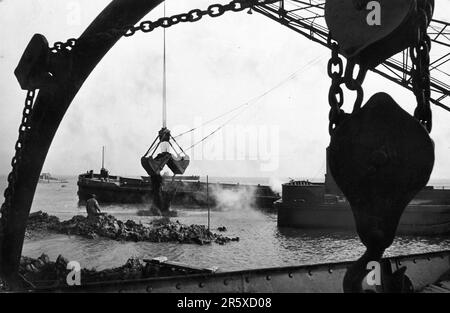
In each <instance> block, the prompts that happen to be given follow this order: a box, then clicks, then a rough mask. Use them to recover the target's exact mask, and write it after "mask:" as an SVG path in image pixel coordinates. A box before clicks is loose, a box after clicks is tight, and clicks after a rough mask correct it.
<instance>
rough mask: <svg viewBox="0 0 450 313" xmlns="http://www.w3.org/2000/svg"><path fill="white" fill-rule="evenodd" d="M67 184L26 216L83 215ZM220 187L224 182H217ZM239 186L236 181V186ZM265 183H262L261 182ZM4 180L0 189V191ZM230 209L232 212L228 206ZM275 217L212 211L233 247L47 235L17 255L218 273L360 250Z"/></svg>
mask: <svg viewBox="0 0 450 313" xmlns="http://www.w3.org/2000/svg"><path fill="white" fill-rule="evenodd" d="M68 180H69V182H68V183H67V184H63V185H64V187H63V185H62V184H59V183H52V184H39V185H38V189H37V192H36V196H35V200H34V203H33V207H32V211H33V212H34V211H38V210H42V211H44V212H47V213H49V214H52V215H56V216H58V217H59V218H60V219H61V220H65V219H69V218H71V217H72V216H73V215H76V214H84V208H83V207H79V206H78V204H77V201H78V199H77V185H76V178H74V177H72V178H68ZM222 181H224V180H222ZM240 181H241V182H243V181H242V180H240ZM261 183H266V181H264V180H263V181H261ZM4 186H5V178H4V177H2V178H1V183H0V187H1V190H3V189H4ZM233 207H234V206H233ZM144 208H145V207H144V206H136V205H110V206H102V209H103V211H105V212H107V213H110V214H114V215H115V216H116V217H117V218H120V219H123V220H126V219H134V220H136V221H139V220H140V221H142V223H148V222H150V221H151V220H152V217H140V216H137V211H138V210H139V209H144ZM177 210H178V213H179V216H178V217H177V218H175V219H176V220H179V221H180V222H182V223H185V224H194V223H195V224H206V223H207V211H206V210H188V209H183V208H177ZM276 220H277V217H276V214H274V213H270V212H264V211H261V210H256V209H251V208H248V207H239V208H231V207H230V208H224V209H222V210H220V211H217V210H215V211H212V213H211V228H212V229H213V230H214V229H215V228H217V227H218V226H226V227H227V228H228V231H227V232H226V233H225V234H226V235H228V236H239V237H240V239H241V240H240V241H239V242H233V243H229V244H226V245H224V246H221V245H218V244H211V245H206V246H198V245H188V244H167V243H147V242H145V243H142V242H141V243H134V242H117V241H113V240H103V239H96V240H88V239H83V238H79V237H76V236H65V235H53V234H52V235H49V236H45V237H43V238H35V239H33V240H28V241H26V242H25V245H24V250H23V254H24V255H27V256H31V257H37V256H39V255H40V254H41V253H46V254H48V255H49V256H50V257H51V259H53V260H54V259H56V257H57V256H58V255H59V254H62V255H64V256H65V257H67V258H68V259H69V260H76V261H78V262H80V263H81V265H82V266H83V267H87V268H97V269H103V268H108V267H113V266H119V265H122V264H123V263H124V262H125V261H126V260H127V259H128V258H129V257H131V256H135V257H139V258H152V257H157V256H166V257H167V258H169V259H170V260H173V261H178V262H182V263H185V264H190V265H196V266H206V267H210V266H218V267H219V268H220V269H221V270H238V269H251V268H258V267H273V266H287V265H300V264H311V263H317V262H332V261H345V260H353V259H355V258H357V257H359V256H360V255H361V254H362V252H363V251H364V247H363V246H362V244H361V243H360V242H359V240H358V238H357V236H356V235H355V234H353V233H338V232H328V233H324V232H323V231H321V232H319V231H304V230H298V229H279V228H278V227H277V223H276ZM442 249H450V237H443V238H420V237H400V238H398V239H397V240H396V241H395V242H394V244H393V246H392V247H391V248H390V249H389V250H388V251H387V254H388V255H399V254H408V253H421V252H429V251H437V250H442Z"/></svg>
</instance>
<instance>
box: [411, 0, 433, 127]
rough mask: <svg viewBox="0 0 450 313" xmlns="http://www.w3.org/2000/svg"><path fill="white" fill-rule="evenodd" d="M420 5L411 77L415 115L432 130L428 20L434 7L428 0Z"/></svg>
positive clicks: (412, 47) (412, 48)
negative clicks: (414, 99) (415, 100)
mask: <svg viewBox="0 0 450 313" xmlns="http://www.w3.org/2000/svg"><path fill="white" fill-rule="evenodd" d="M422 4H423V5H422V6H418V8H417V13H418V20H419V23H418V27H417V36H416V38H415V42H414V43H413V45H412V46H411V47H410V49H409V50H410V55H411V60H412V64H413V66H412V69H411V79H412V86H413V88H412V89H413V92H414V95H415V96H416V99H417V107H416V109H415V110H414V117H415V118H416V119H418V120H419V122H420V123H421V124H422V125H423V126H424V127H425V128H426V129H427V131H428V132H431V129H432V127H433V120H432V112H431V107H430V98H431V91H430V50H431V39H430V36H429V35H428V33H427V28H428V22H429V19H430V18H431V16H432V15H433V8H432V6H431V5H430V3H429V2H428V1H425V2H422Z"/></svg>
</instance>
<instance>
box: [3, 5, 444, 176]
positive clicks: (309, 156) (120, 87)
mask: <svg viewBox="0 0 450 313" xmlns="http://www.w3.org/2000/svg"><path fill="white" fill-rule="evenodd" d="M212 2H217V1H206V0H189V1H186V0H184V1H183V0H170V1H167V4H166V5H167V7H166V10H167V15H172V14H178V13H182V12H187V11H189V10H190V9H192V8H207V7H208V5H209V4H211V3H212ZM218 2H221V3H226V2H228V1H218ZM108 3H109V1H108V0H95V1H93V0H67V1H61V0H32V1H31V0H29V1H26V0H14V1H13V0H2V1H0V23H1V25H2V27H1V28H0V42H1V43H0V78H1V84H0V134H1V141H0V174H1V175H4V174H7V173H8V172H9V171H10V159H11V157H12V156H13V151H14V143H15V141H16V140H17V129H18V126H19V122H20V118H21V113H22V109H23V102H24V99H25V91H23V90H21V89H20V87H19V85H18V83H17V80H16V78H15V76H14V74H13V71H14V68H15V67H16V65H17V63H18V61H19V59H20V56H21V54H22V52H23V50H24V48H25V47H26V45H27V43H28V41H29V39H30V38H31V37H32V35H33V34H34V33H41V34H43V35H45V36H46V38H47V39H48V41H49V42H50V43H53V42H55V41H65V40H66V39H68V38H72V37H78V36H79V35H80V34H81V33H82V32H83V30H84V29H85V28H86V27H87V26H88V25H89V24H90V23H91V21H92V20H93V19H94V18H95V17H96V16H97V15H98V13H99V12H100V11H101V10H102V9H103V8H104V7H105V6H106V5H107V4H108ZM446 12H450V0H438V1H436V13H435V17H436V18H440V19H443V20H448V17H447V16H446V15H445V13H446ZM162 15H163V9H162V6H160V7H158V8H156V9H155V10H154V11H153V12H151V13H150V14H149V15H148V16H147V17H146V18H145V19H151V20H155V19H157V18H158V17H161V16H162ZM166 35H167V88H168V108H167V110H168V127H169V128H170V129H171V130H172V133H173V134H175V135H176V134H178V133H180V132H182V131H183V130H187V129H191V128H193V127H196V126H199V125H201V124H202V123H203V122H205V121H207V120H210V119H213V118H215V117H217V116H219V115H220V114H222V113H224V112H227V111H229V110H232V109H234V108H236V107H239V106H240V105H242V104H244V103H247V102H248V101H249V100H251V99H255V98H257V101H253V102H250V104H249V105H247V106H243V107H242V109H241V110H237V111H235V112H233V113H231V114H229V115H227V116H226V117H225V118H223V119H221V120H217V121H214V122H213V123H211V124H209V125H206V126H205V127H200V128H199V129H198V130H197V131H195V132H194V133H190V134H188V135H186V136H183V137H180V138H179V139H178V143H179V144H180V145H181V146H182V147H184V148H186V147H190V146H191V145H192V144H193V143H196V142H198V141H199V140H201V139H202V138H203V137H205V136H207V135H208V134H210V133H211V132H213V131H214V130H215V129H217V128H218V127H219V126H220V125H222V124H224V123H225V122H226V121H227V120H228V119H231V118H232V117H234V118H233V119H232V120H231V121H229V123H227V124H226V127H224V128H222V129H221V130H219V131H217V132H216V133H214V134H213V135H212V136H211V137H209V138H207V139H206V140H205V141H204V142H203V144H200V145H197V146H196V147H195V148H194V149H191V150H189V151H187V153H188V154H189V155H190V156H191V159H192V162H191V165H190V167H189V169H188V171H187V172H186V173H187V174H198V175H207V174H208V175H211V176H238V177H242V176H263V177H309V178H313V179H318V180H321V179H323V174H324V171H325V148H326V147H327V145H328V143H329V134H328V110H329V107H328V102H327V101H328V100H327V98H328V88H329V85H330V80H329V78H328V76H327V74H326V65H327V61H328V58H329V51H328V50H327V49H325V48H323V47H322V46H320V45H318V44H316V43H313V42H311V41H309V40H308V39H306V38H304V37H302V36H300V35H299V34H297V33H295V32H294V31H292V30H289V29H287V28H285V27H284V26H282V25H281V24H278V23H276V22H274V21H272V20H269V19H268V18H266V17H264V16H262V15H259V14H256V13H254V14H251V15H249V14H246V13H245V12H242V13H227V14H225V15H224V16H222V17H220V18H214V19H212V18H209V17H205V18H204V19H203V20H201V21H200V22H197V23H188V24H180V25H176V26H174V27H172V28H169V29H168V30H167V33H166ZM162 38H163V32H162V30H161V29H158V30H156V31H154V32H151V33H148V34H143V33H138V34H137V35H135V36H133V37H132V38H123V39H121V40H120V41H119V42H118V43H117V44H116V46H114V48H113V49H112V50H111V51H110V52H109V53H108V54H107V55H106V57H105V58H104V59H103V60H102V61H101V62H100V63H99V65H98V66H97V67H96V68H95V70H94V71H93V72H92V74H91V75H90V77H89V78H88V79H87V81H86V82H85V84H84V86H83V87H82V88H81V90H80V92H79V93H78V95H77V97H76V98H75V100H74V101H73V102H72V104H71V106H70V108H69V110H68V111H67V113H66V116H65V117H64V119H63V121H62V123H61V125H60V127H59V130H58V132H57V134H56V136H55V139H54V141H53V144H52V146H51V148H50V151H49V153H48V157H47V160H46V162H45V165H44V169H43V170H44V171H45V172H51V173H52V174H54V175H76V174H79V173H83V172H85V171H87V170H90V169H94V170H95V171H98V170H99V169H100V167H101V147H102V146H106V158H105V162H106V167H107V168H108V169H109V170H110V172H111V173H112V174H118V175H130V176H131V175H133V176H135V175H145V171H144V170H143V169H142V168H141V165H140V158H141V156H142V154H143V153H144V152H145V151H146V150H147V149H148V147H149V146H150V144H151V143H152V142H153V140H154V138H155V136H156V134H157V131H158V130H159V129H160V128H161V115H162V109H161V90H162V56H163V54H162ZM293 74H295V75H293ZM364 89H365V93H366V96H365V99H366V100H367V99H368V98H369V97H370V96H371V95H372V94H374V93H376V92H380V91H384V92H388V93H389V94H391V95H392V96H393V97H394V99H395V100H396V101H397V102H398V103H399V104H400V105H401V106H402V107H403V108H404V109H405V110H407V111H408V112H410V113H411V112H413V110H414V107H415V98H414V96H413V95H412V93H411V92H409V91H407V90H406V89H403V88H401V87H399V86H397V85H395V84H393V83H391V82H389V81H387V80H385V79H382V78H380V77H379V76H377V75H376V74H373V73H369V74H368V76H367V78H366V81H365V83H364ZM269 90H271V92H269V93H267V91H269ZM261 95H264V96H262V97H260V96H261ZM347 99H348V100H346V103H348V104H347V106H346V109H347V110H349V108H350V103H351V97H348V98H347ZM237 113H239V114H238V115H237ZM235 114H236V115H235ZM448 125H450V114H449V113H447V112H445V111H444V110H442V109H440V108H437V107H434V129H433V132H432V138H433V140H434V141H435V143H436V163H435V168H434V172H433V175H432V178H435V179H445V178H449V176H450V158H449V157H448V154H449V152H450V142H449V139H450V127H449V126H448Z"/></svg>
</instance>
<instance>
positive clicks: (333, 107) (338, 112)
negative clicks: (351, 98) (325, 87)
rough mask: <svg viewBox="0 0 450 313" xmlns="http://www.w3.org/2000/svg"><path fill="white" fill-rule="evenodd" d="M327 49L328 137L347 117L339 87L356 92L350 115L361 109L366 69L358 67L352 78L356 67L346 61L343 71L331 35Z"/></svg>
mask: <svg viewBox="0 0 450 313" xmlns="http://www.w3.org/2000/svg"><path fill="white" fill-rule="evenodd" d="M328 47H329V48H330V49H331V58H330V60H329V61H328V66H327V72H328V76H329V77H330V78H331V86H330V90H329V92H328V103H329V105H330V113H329V116H328V119H329V125H328V132H329V134H330V135H333V133H334V130H335V129H336V128H337V126H338V125H339V124H340V123H341V122H342V121H343V119H344V118H345V117H346V116H347V115H348V114H346V113H345V112H344V110H343V109H342V106H343V105H344V91H343V89H342V87H341V85H343V84H344V85H345V86H346V87H347V88H348V89H349V90H352V91H356V100H355V103H354V105H353V111H352V114H354V113H356V112H358V110H359V109H361V105H362V101H363V98H364V90H363V88H362V84H363V82H364V79H365V77H366V73H367V69H366V68H361V67H360V69H359V72H358V75H357V77H356V78H354V77H353V72H354V68H355V65H356V64H355V62H354V60H347V64H346V67H345V71H344V63H343V61H342V58H341V57H340V56H339V45H338V43H337V42H336V41H333V40H332V39H331V35H329V36H328ZM334 68H336V69H334Z"/></svg>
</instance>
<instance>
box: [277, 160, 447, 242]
mask: <svg viewBox="0 0 450 313" xmlns="http://www.w3.org/2000/svg"><path fill="white" fill-rule="evenodd" d="M274 206H275V208H276V209H277V211H278V226H280V227H294V228H314V229H335V230H349V231H354V230H355V229H356V227H355V221H354V218H353V214H352V210H351V208H350V203H349V202H348V201H347V200H346V198H345V196H344V195H343V193H342V191H341V190H340V189H339V187H338V186H337V184H336V182H335V181H334V179H333V177H332V175H331V173H330V170H329V167H328V166H327V172H326V174H325V182H324V183H312V182H309V181H290V182H288V183H285V184H283V185H282V196H281V199H280V200H278V201H276V202H275V203H274ZM397 234H401V235H444V234H450V190H449V189H445V188H444V187H442V188H436V187H433V186H427V187H425V188H424V189H423V190H422V191H421V192H419V193H418V194H417V196H416V197H415V198H414V199H413V200H412V201H411V202H410V203H409V205H408V206H407V208H406V210H405V211H404V213H403V215H402V217H401V219H400V224H399V226H398V229H397Z"/></svg>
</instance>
